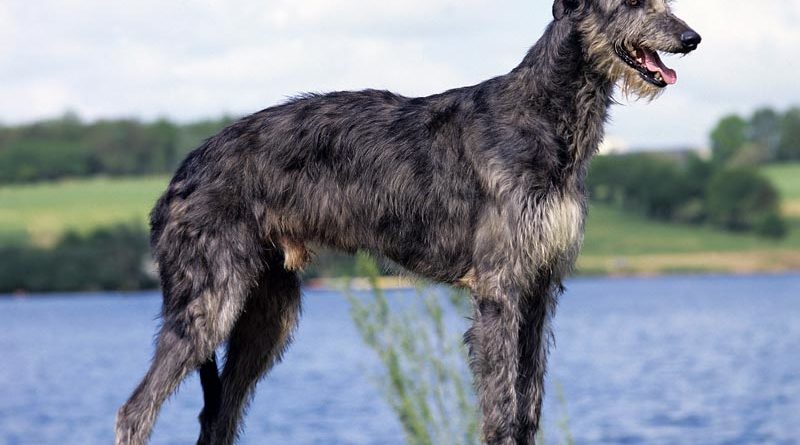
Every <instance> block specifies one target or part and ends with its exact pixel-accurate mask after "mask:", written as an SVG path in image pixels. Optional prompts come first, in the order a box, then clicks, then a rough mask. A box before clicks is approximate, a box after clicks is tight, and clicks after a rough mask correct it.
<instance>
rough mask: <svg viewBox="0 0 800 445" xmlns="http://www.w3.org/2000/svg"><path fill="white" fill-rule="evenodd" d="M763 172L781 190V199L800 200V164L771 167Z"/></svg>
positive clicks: (765, 168)
mask: <svg viewBox="0 0 800 445" xmlns="http://www.w3.org/2000/svg"><path fill="white" fill-rule="evenodd" d="M762 172H763V173H764V175H766V176H767V177H768V178H769V179H770V181H772V183H773V184H775V187H777V188H778V190H780V192H781V197H783V198H784V199H788V200H791V201H794V200H800V163H794V164H779V165H770V166H767V167H764V168H763V169H762Z"/></svg>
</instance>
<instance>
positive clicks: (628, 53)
mask: <svg viewBox="0 0 800 445" xmlns="http://www.w3.org/2000/svg"><path fill="white" fill-rule="evenodd" d="M669 1H670V0H555V3H554V5H553V15H554V17H555V19H556V20H561V19H563V18H565V17H567V16H571V17H572V18H573V19H574V20H575V22H576V24H577V26H578V29H579V30H580V32H581V34H582V36H583V39H584V50H585V52H586V55H587V57H588V59H589V61H590V63H592V64H593V65H595V66H596V67H597V68H598V69H600V70H601V71H602V72H604V73H607V75H608V76H609V77H610V78H611V79H612V80H613V81H621V86H622V90H623V93H624V94H626V95H634V96H638V97H644V98H653V97H655V96H657V95H658V94H659V93H660V92H661V91H663V89H664V88H666V87H667V86H668V85H672V84H674V83H675V82H677V80H678V76H677V74H676V73H675V71H674V70H673V69H671V68H669V67H667V66H666V65H665V64H664V62H662V61H661V57H660V56H659V52H662V53H671V54H688V53H689V52H691V51H694V50H695V49H696V48H697V45H699V44H700V35H699V34H698V33H697V32H695V31H694V30H693V29H692V28H690V27H689V25H687V24H686V23H685V22H683V21H682V20H681V19H679V18H677V17H676V16H675V15H674V14H673V13H672V11H671V10H670V6H669Z"/></svg>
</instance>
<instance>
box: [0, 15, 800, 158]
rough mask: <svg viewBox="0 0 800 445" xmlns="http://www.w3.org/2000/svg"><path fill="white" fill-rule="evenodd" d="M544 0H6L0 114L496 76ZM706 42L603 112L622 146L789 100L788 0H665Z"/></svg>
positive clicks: (226, 100) (799, 38)
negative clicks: (672, 78) (656, 93)
mask: <svg viewBox="0 0 800 445" xmlns="http://www.w3.org/2000/svg"><path fill="white" fill-rule="evenodd" d="M550 7H551V2H550V1H547V0H527V1H523V0H493V1H490V0H458V1H456V0H379V1H376V0H261V1H258V0H236V1H232V0H230V1H210V0H205V1H200V0H198V1H187V0H174V1H169V2H163V1H154V0H139V1H136V2H131V1H127V0H125V1H120V0H82V1H76V0H36V1H26V0H4V1H3V2H2V3H0V42H2V44H0V122H2V123H6V124H8V123H17V122H26V121H31V120H34V119H39V118H43V117H51V116H55V115H58V114H61V113H62V112H64V111H65V110H67V109H70V110H74V111H77V112H78V113H79V114H80V115H81V116H84V117H85V118H88V119H95V118H104V117H120V116H135V117H140V118H144V119H152V118H156V117H160V116H166V117H170V118H174V119H177V120H180V121H188V120H192V119H197V118H205V117H216V116H219V115H220V114H222V113H232V114H246V113H250V112H253V111H257V110H259V109H262V108H265V107H267V106H270V105H273V104H275V103H278V102H280V101H282V100H284V99H285V98H286V97H288V96H292V95H294V94H297V93H299V92H303V91H318V92H324V91H333V90H340V89H361V88H366V87H371V88H386V89H390V90H392V91H396V92H398V93H401V94H405V95H425V94H431V93H435V92H439V91H442V90H445V89H448V88H452V87H456V86H462V85H469V84H474V83H477V82H480V81H481V80H484V79H486V78H489V77H492V76H495V75H498V74H502V73H505V72H507V71H509V70H510V69H511V68H513V67H514V66H515V65H516V64H517V63H518V62H519V61H520V60H521V59H522V57H523V56H524V54H525V52H526V50H527V48H528V47H530V45H532V44H533V43H534V42H535V40H536V39H537V38H538V37H539V36H540V35H541V33H542V31H543V29H544V27H545V26H546V25H547V22H548V21H549V20H550V19H551V16H550ZM674 9H675V11H676V12H677V13H678V15H679V16H681V17H682V18H684V19H685V20H686V21H687V22H688V23H689V24H690V25H692V26H693V27H694V28H695V29H697V30H698V31H699V32H700V33H701V34H702V35H703V38H704V41H703V43H702V44H701V46H700V49H699V50H698V51H697V52H696V53H695V54H692V55H690V56H688V57H667V58H665V62H666V63H667V64H668V65H670V66H672V67H673V68H675V69H676V70H677V71H678V84H677V85H676V86H674V87H672V88H670V89H669V90H668V91H667V92H666V94H664V95H663V96H662V97H661V98H659V99H658V100H657V101H656V102H654V103H651V104H646V103H631V104H629V103H625V102H624V101H623V103H625V105H623V106H615V107H614V108H613V110H612V122H611V124H610V126H609V127H608V134H609V135H611V136H613V137H614V138H615V139H621V140H623V141H625V142H627V144H629V145H632V146H636V147H657V146H672V145H684V144H691V145H705V144H706V143H707V142H706V141H707V135H708V131H709V129H710V128H711V126H713V124H714V123H715V122H716V121H717V119H718V118H719V117H720V116H722V115H723V114H725V113H728V112H733V111H735V112H740V113H750V112H752V110H754V109H755V108H756V107H759V106H763V105H772V106H777V107H779V108H784V107H786V106H788V105H791V104H800V80H798V77H800V74H799V73H800V59H798V57H797V56H798V54H800V50H799V49H798V48H800V26H798V23H800V0H769V1H765V2H754V1H752V0H702V1H699V0H682V1H681V0H678V1H677V2H675V3H674Z"/></svg>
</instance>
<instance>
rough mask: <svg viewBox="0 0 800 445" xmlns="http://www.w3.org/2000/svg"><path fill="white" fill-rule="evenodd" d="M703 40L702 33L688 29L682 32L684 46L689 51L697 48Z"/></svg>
mask: <svg viewBox="0 0 800 445" xmlns="http://www.w3.org/2000/svg"><path fill="white" fill-rule="evenodd" d="M702 40H703V38H702V37H700V34H698V33H696V32H694V31H686V32H684V33H683V34H681V43H683V48H684V49H686V50H687V51H692V50H694V49H696V48H697V45H699V44H700V41H702Z"/></svg>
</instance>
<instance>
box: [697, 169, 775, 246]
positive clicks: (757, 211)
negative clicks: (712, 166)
mask: <svg viewBox="0 0 800 445" xmlns="http://www.w3.org/2000/svg"><path fill="white" fill-rule="evenodd" d="M707 199H708V201H707V205H708V213H709V218H710V221H711V223H712V224H714V225H716V226H718V227H722V228H724V229H727V230H733V231H747V230H757V231H758V233H760V234H763V235H767V234H769V236H773V237H780V236H783V235H785V234H786V229H785V223H784V222H783V221H782V219H781V216H780V206H779V203H780V201H779V196H778V192H777V191H776V190H775V188H774V187H773V186H772V184H771V183H770V182H769V180H767V179H766V178H764V177H762V176H760V175H759V174H758V172H756V171H755V170H753V169H750V168H736V169H726V170H721V171H719V172H717V173H716V174H715V175H714V176H713V177H712V178H711V181H710V182H709V184H708V190H707Z"/></svg>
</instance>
